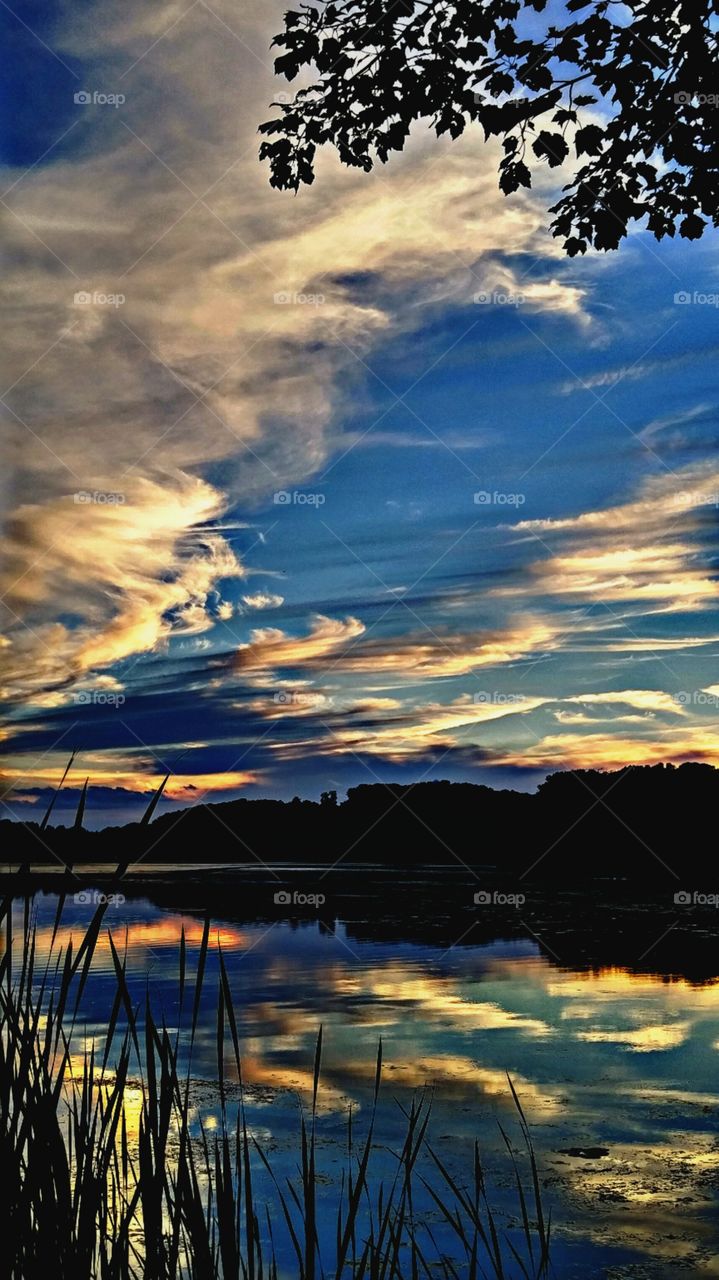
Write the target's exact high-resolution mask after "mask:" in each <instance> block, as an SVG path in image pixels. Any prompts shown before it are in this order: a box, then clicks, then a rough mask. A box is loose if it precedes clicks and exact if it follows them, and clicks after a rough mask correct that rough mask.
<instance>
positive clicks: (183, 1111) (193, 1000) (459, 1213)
mask: <svg viewBox="0 0 719 1280" xmlns="http://www.w3.org/2000/svg"><path fill="white" fill-rule="evenodd" d="M63 909H64V899H63V897H61V898H60V901H59V904H58V910H57V915H56V918H55V923H54V928H53V930H52V940H51V943H50V945H49V948H48V949H47V953H46V954H44V955H43V957H42V958H41V957H40V956H39V952H38V939H37V934H36V928H35V925H34V923H33V919H32V912H31V900H30V899H29V898H28V899H26V900H25V904H24V912H23V920H22V928H21V929H19V930H18V937H17V939H16V941H15V945H13V943H12V936H11V923H12V908H11V903H10V901H9V900H8V901H6V902H5V903H4V904H3V905H2V908H0V924H4V925H5V931H6V937H7V939H8V945H7V947H6V950H5V953H4V955H3V957H2V961H1V962H0V1115H1V1120H0V1178H1V1179H2V1184H1V1185H2V1195H1V1196H0V1230H1V1235H0V1239H2V1241H3V1245H2V1248H3V1252H4V1255H5V1266H4V1274H6V1275H8V1276H9V1277H10V1280H41V1278H42V1280H45V1278H46V1276H47V1274H48V1267H49V1263H51V1265H52V1272H53V1274H54V1275H55V1276H56V1277H59V1278H60V1280H140V1278H143V1280H289V1278H290V1277H298V1280H318V1278H319V1277H322V1278H323V1280H330V1278H331V1277H335V1280H344V1278H345V1277H353V1278H355V1280H420V1277H436V1276H443V1277H445V1280H480V1277H484V1278H487V1280H509V1278H510V1277H524V1278H525V1280H540V1278H541V1277H543V1276H546V1275H547V1274H548V1271H549V1265H550V1261H549V1258H550V1233H551V1223H550V1218H549V1215H548V1214H547V1213H546V1211H545V1209H544V1206H543V1204H542V1196H541V1189H540V1181H539V1173H538V1168H537V1162H536V1158H535V1152H534V1149H533V1146H532V1140H531V1135H530V1132H529V1128H528V1125H527V1121H526V1118H525V1116H524V1113H523V1111H522V1107H521V1103H520V1100H519V1098H518V1096H517V1094H516V1091H515V1090H514V1087H513V1085H512V1084H511V1081H510V1088H511V1091H512V1097H513V1100H514V1106H515V1109H516V1115H517V1122H518V1131H519V1135H520V1138H521V1145H520V1150H519V1155H518V1153H517V1151H515V1147H514V1145H513V1143H512V1141H511V1139H510V1137H509V1135H508V1134H506V1133H505V1134H504V1139H505V1142H506V1145H507V1149H508V1151H509V1157H510V1164H511V1167H512V1170H513V1176H514V1180H515V1191H516V1215H515V1216H516V1220H517V1222H518V1223H519V1227H518V1229H515V1230H514V1231H511V1232H510V1230H509V1229H508V1228H506V1227H505V1226H504V1225H502V1223H501V1221H500V1219H499V1218H498V1216H497V1214H496V1212H494V1211H493V1209H492V1207H491V1205H490V1202H489V1197H488V1193H487V1188H486V1182H485V1172H484V1168H483V1163H482V1159H481V1157H480V1152H479V1148H478V1146H477V1145H476V1144H475V1148H474V1157H473V1163H472V1167H471V1168H470V1169H468V1170H467V1171H466V1175H465V1177H464V1178H463V1179H462V1180H461V1181H460V1180H459V1179H458V1178H457V1177H456V1175H454V1174H453V1173H452V1172H451V1171H450V1170H449V1169H448V1168H447V1166H446V1164H445V1162H444V1161H443V1160H442V1159H440V1157H439V1155H438V1154H437V1152H436V1151H435V1150H434V1148H433V1146H432V1144H431V1141H430V1138H429V1134H428V1126H429V1121H430V1115H431V1101H432V1100H431V1094H430V1093H428V1092H426V1091H425V1092H421V1093H419V1094H418V1095H417V1096H416V1097H414V1098H413V1100H412V1101H411V1103H410V1104H409V1105H408V1107H407V1108H405V1110H404V1120H403V1123H404V1126H405V1132H404V1140H403V1142H402V1144H401V1146H400V1148H399V1149H398V1150H397V1151H395V1152H394V1153H393V1154H392V1164H391V1174H390V1176H389V1177H388V1176H387V1163H386V1152H383V1153H382V1154H383V1156H384V1157H385V1158H384V1163H383V1166H382V1170H383V1171H381V1172H380V1173H379V1174H377V1173H376V1171H375V1163H376V1156H377V1153H378V1150H379V1145H378V1144H379V1138H378V1136H377V1132H376V1131H377V1127H378V1101H379V1098H380V1091H381V1087H382V1044H381V1042H380V1044H379V1047H378V1052H377V1063H376V1070H375V1076H374V1087H373V1091H372V1103H371V1107H370V1111H369V1116H368V1119H367V1122H366V1125H365V1126H364V1128H365V1132H364V1135H363V1137H361V1138H360V1139H358V1138H357V1135H356V1132H355V1129H356V1125H355V1122H354V1120H353V1117H352V1114H351V1113H350V1115H349V1117H348V1121H347V1143H346V1152H345V1157H344V1168H343V1171H342V1174H341V1177H340V1178H339V1181H338V1184H336V1194H335V1199H336V1203H335V1204H334V1208H333V1220H332V1223H331V1226H330V1224H328V1221H327V1210H326V1192H325V1193H324V1195H325V1200H324V1201H323V1202H322V1203H323V1205H324V1208H320V1202H319V1199H318V1188H319V1187H320V1185H321V1184H322V1183H323V1173H322V1168H321V1163H322V1162H321V1154H322V1145H321V1133H320V1130H321V1116H320V1114H319V1111H318V1098H320V1094H321V1087H322V1084H321V1078H322V1047H323V1046H322V1031H321V1029H320V1031H319V1034H318V1036H317V1043H316V1049H315V1058H314V1070H313V1076H312V1090H311V1096H310V1099H309V1103H308V1106H307V1109H306V1111H305V1110H302V1112H301V1115H300V1122H299V1135H298V1171H297V1175H296V1177H292V1178H288V1177H286V1176H281V1175H280V1173H279V1172H278V1171H277V1169H276V1168H275V1167H274V1166H273V1162H272V1159H271V1158H270V1156H269V1155H268V1153H267V1152H266V1151H265V1150H264V1149H263V1147H262V1146H261V1144H260V1143H259V1142H258V1141H257V1139H256V1137H255V1135H254V1134H253V1133H252V1131H251V1127H250V1126H249V1125H248V1120H247V1112H246V1105H247V1096H248V1095H247V1091H246V1089H245V1086H244V1084H243V1072H242V1054H241V1046H240V1039H239V1035H238V1029H237V1019H236V1015H235V1007H234V1003H233V996H232V991H231V986H230V980H229V977H228V973H227V968H226V965H225V960H224V956H223V955H222V951H221V949H219V957H218V964H219V976H218V984H217V986H218V989H217V1015H216V1030H215V1040H216V1055H217V1089H218V1099H219V1100H218V1123H217V1127H216V1128H215V1129H214V1130H212V1131H211V1132H209V1131H208V1130H207V1128H206V1126H203V1124H202V1123H201V1122H200V1123H199V1125H195V1126H194V1127H193V1126H192V1125H191V1122H190V1114H191V1110H192V1107H191V1097H190V1091H191V1062H192V1050H193V1046H194V1044H195V1039H196V1036H197V1033H198V1026H199V1019H200V1007H201V996H202V992H203V984H204V983H205V974H206V967H207V958H208V951H209V946H210V924H209V921H207V922H206V924H205V928H204V932H203V937H202V942H201V946H200V948H199V952H198V956H197V966H196V969H195V973H194V977H193V978H192V979H191V978H190V975H189V974H188V953H187V947H186V945H185V938H184V933H183V935H182V939H181V944H180V947H179V956H178V967H179V974H178V978H179V981H178V992H179V1004H180V1011H179V1017H178V1023H177V1027H176V1028H175V1029H174V1031H171V1030H170V1028H168V1026H167V1025H166V1022H165V1020H164V1018H162V1017H159V1016H158V1014H157V1011H156V1010H155V1009H154V1008H153V1002H152V1000H151V999H150V997H149V994H148V995H147V997H146V999H145V1001H144V1007H140V1006H137V1005H135V1004H133V1000H132V997H131V991H130V987H129V984H128V978H127V957H126V955H125V954H124V953H123V952H122V950H121V949H120V948H118V945H117V943H116V941H115V939H114V938H113V937H112V935H111V934H109V935H108V936H109V946H110V954H111V957H112V964H113V967H114V992H113V1004H112V1010H111V1013H110V1017H109V1019H108V1023H107V1029H106V1032H105V1033H104V1035H103V1043H98V1042H97V1041H92V1042H91V1043H90V1044H85V1043H84V1040H83V1036H82V1026H83V1024H82V1010H83V999H84V996H85V993H86V988H87V982H88V977H89V974H90V969H91V966H92V963H93V955H94V953H95V949H96V947H97V943H98V939H99V937H100V932H101V930H102V928H103V924H104V916H105V912H106V910H107V904H106V903H102V904H101V905H99V906H98V908H97V910H96V912H95V914H94V916H93V918H92V920H91V922H90V924H89V926H88V927H87V929H86V931H85V933H84V936H83V937H82V939H81V940H80V941H79V943H78V944H74V943H73V941H72V940H70V941H68V942H67V943H65V944H61V938H62V936H63V934H62V933H61V930H60V925H61V923H62V918H63ZM15 957H16V958H17V964H14V959H15ZM78 1044H81V1050H78ZM228 1063H229V1064H231V1066H230V1067H228ZM228 1071H229V1072H230V1074H231V1077H232V1078H231V1079H230V1078H228ZM138 1094H139V1121H137V1123H136V1125H135V1129H136V1132H135V1131H133V1133H132V1135H131V1134H130V1128H129V1124H128V1119H129V1114H130V1108H129V1101H130V1098H132V1099H133V1102H134V1112H133V1114H135V1115H136V1113H137V1109H138V1101H137V1099H138ZM522 1164H523V1165H524V1166H525V1168H524V1173H523V1172H522V1168H521V1165H522ZM418 1198H419V1199H420V1200H421V1201H422V1203H423V1204H424V1206H425V1208H426V1206H427V1204H429V1206H430V1207H431V1209H432V1212H431V1213H427V1212H421V1211H420V1210H419V1209H418V1205H417V1201H418ZM320 1217H321V1219H322V1220H321V1222H320V1220H319V1219H320ZM430 1219H431V1221H430ZM438 1223H439V1224H441V1227H442V1241H441V1242H440V1241H438V1240H437V1233H438V1225H437V1224H438ZM512 1237H513V1238H512ZM448 1239H451V1241H452V1242H453V1248H452V1249H451V1250H450V1249H448V1247H447V1242H448Z"/></svg>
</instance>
